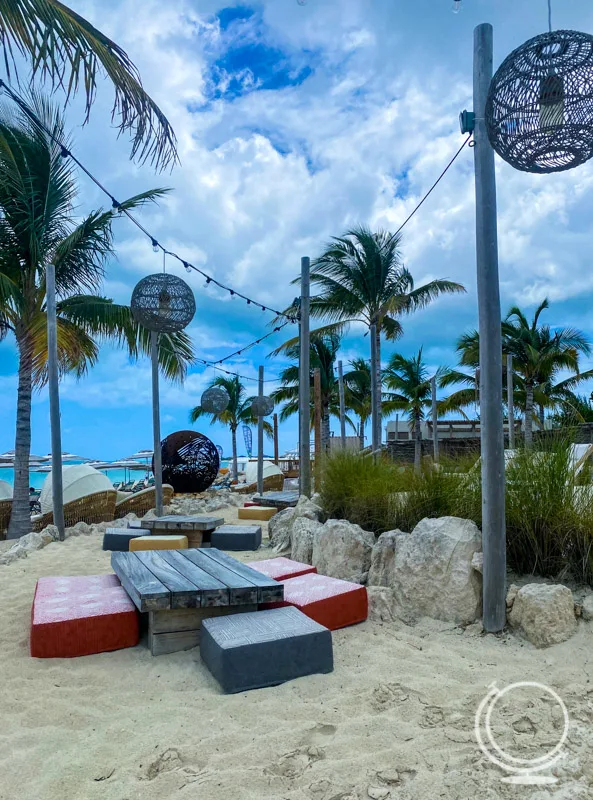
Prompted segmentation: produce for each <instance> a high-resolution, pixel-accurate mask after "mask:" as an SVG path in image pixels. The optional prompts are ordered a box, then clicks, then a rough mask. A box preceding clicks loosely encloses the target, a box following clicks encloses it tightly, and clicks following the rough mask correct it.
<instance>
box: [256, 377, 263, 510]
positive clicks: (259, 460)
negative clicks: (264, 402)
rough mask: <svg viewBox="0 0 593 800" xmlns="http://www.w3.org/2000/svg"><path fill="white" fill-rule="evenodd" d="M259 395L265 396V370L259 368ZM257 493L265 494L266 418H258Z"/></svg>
mask: <svg viewBox="0 0 593 800" xmlns="http://www.w3.org/2000/svg"><path fill="white" fill-rule="evenodd" d="M258 377H259V381H258V384H257V388H258V394H259V396H260V397H263V396H264V368H263V367H260V368H259V376H258ZM257 493H258V494H259V495H260V497H261V495H262V494H263V493H264V418H263V417H262V416H259V417H258V418H257Z"/></svg>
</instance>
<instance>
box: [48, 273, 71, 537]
mask: <svg viewBox="0 0 593 800" xmlns="http://www.w3.org/2000/svg"><path fill="white" fill-rule="evenodd" d="M45 297H46V304H47V377H48V389H49V421H50V428H51V482H52V499H53V510H54V525H55V526H56V528H57V529H58V534H59V537H60V541H61V542H63V541H64V539H65V529H66V525H65V522H64V490H63V486H62V431H61V426H60V393H59V389H58V321H57V316H56V268H55V266H54V265H53V264H48V265H47V267H46V270H45Z"/></svg>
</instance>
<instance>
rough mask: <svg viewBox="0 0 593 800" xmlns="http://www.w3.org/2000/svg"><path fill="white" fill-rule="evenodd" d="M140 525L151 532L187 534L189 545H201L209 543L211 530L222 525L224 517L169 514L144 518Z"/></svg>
mask: <svg viewBox="0 0 593 800" xmlns="http://www.w3.org/2000/svg"><path fill="white" fill-rule="evenodd" d="M142 525H143V526H144V527H145V528H146V529H147V530H149V531H150V532H151V533H153V534H154V533H158V534H165V535H166V534H167V533H182V534H184V535H185V536H187V543H188V545H189V547H201V546H202V545H203V544H209V542H210V537H211V535H212V531H213V530H215V529H216V528H218V526H219V525H224V519H223V518H222V517H208V516H196V517H181V516H177V515H176V514H170V515H169V516H166V517H155V518H154V519H148V520H145V521H143V522H142Z"/></svg>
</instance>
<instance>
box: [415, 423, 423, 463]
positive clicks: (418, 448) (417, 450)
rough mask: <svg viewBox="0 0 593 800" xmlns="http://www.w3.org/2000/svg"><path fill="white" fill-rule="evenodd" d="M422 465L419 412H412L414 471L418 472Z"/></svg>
mask: <svg viewBox="0 0 593 800" xmlns="http://www.w3.org/2000/svg"><path fill="white" fill-rule="evenodd" d="M421 467H422V428H421V427H420V414H418V413H416V414H414V472H416V473H417V474H419V473H420V470H421Z"/></svg>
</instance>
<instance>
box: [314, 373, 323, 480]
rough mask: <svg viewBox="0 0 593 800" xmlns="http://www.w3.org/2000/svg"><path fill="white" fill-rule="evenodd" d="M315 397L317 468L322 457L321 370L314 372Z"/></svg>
mask: <svg viewBox="0 0 593 800" xmlns="http://www.w3.org/2000/svg"><path fill="white" fill-rule="evenodd" d="M313 396H314V401H315V467H317V466H318V465H319V459H320V457H321V370H320V369H319V367H316V368H315V370H314V371H313Z"/></svg>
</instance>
